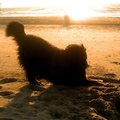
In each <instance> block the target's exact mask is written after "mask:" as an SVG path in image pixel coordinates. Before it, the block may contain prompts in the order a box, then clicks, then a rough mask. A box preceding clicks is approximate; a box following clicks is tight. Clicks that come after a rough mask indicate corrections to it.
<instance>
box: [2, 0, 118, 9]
mask: <svg viewBox="0 0 120 120" xmlns="http://www.w3.org/2000/svg"><path fill="white" fill-rule="evenodd" d="M0 3H1V7H2V8H5V7H30V6H31V7H32V6H43V5H44V6H48V5H49V6H50V5H51V6H52V5H53V6H54V5H60V6H61V5H64V6H70V7H71V6H74V7H76V6H79V7H88V6H91V5H95V4H116V3H119V4H120V0H0Z"/></svg>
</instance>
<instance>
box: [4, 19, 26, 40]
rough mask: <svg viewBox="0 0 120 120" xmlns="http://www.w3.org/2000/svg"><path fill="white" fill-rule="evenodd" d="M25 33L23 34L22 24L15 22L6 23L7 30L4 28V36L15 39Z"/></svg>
mask: <svg viewBox="0 0 120 120" xmlns="http://www.w3.org/2000/svg"><path fill="white" fill-rule="evenodd" d="M24 35H25V32H24V26H23V24H22V23H20V22H17V21H13V22H10V23H8V25H7V28H6V36H7V37H9V36H13V37H15V38H17V37H20V36H24Z"/></svg>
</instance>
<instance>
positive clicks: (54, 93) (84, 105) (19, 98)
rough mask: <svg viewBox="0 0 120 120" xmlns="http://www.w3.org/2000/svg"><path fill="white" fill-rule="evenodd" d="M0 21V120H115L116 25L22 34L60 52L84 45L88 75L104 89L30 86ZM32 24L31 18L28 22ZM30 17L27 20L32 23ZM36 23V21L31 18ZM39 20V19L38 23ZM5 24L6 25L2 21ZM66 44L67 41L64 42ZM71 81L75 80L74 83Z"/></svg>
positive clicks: (118, 90) (31, 27) (118, 88)
mask: <svg viewBox="0 0 120 120" xmlns="http://www.w3.org/2000/svg"><path fill="white" fill-rule="evenodd" d="M12 19H14V20H18V18H10V19H6V18H4V24H2V21H3V18H0V23H1V24H0V56H1V57H0V120H118V119H119V118H120V80H119V77H120V73H119V71H120V68H119V65H120V58H119V56H120V48H119V45H120V41H119V40H120V35H119V32H120V31H119V26H116V25H105V26H104V25H99V26H97V27H96V26H94V25H92V26H87V28H89V29H87V28H86V26H84V25H81V26H76V25H75V26H67V27H65V26H64V25H50V24H49V25H41V24H27V22H28V19H26V18H19V19H23V20H24V21H25V22H26V24H25V28H26V32H27V33H29V34H35V35H38V36H41V37H43V38H45V39H46V40H48V41H49V42H51V43H52V44H54V45H56V46H58V47H60V48H64V47H66V46H67V45H68V44H70V43H77V44H80V43H83V44H84V45H85V47H86V49H87V54H88V63H89V66H90V67H89V68H88V69H87V76H89V77H91V78H93V79H101V80H103V82H104V83H108V84H107V85H106V86H96V85H91V86H79V87H74V88H72V87H65V86H55V85H52V84H50V83H47V82H46V81H45V82H43V83H44V85H43V86H35V85H29V83H28V81H26V80H25V77H24V71H23V70H22V68H21V67H20V66H19V64H18V60H17V54H16V49H17V46H16V44H15V43H14V42H13V41H11V38H6V37H5V32H4V31H5V27H6V22H8V21H9V20H12ZM32 19H33V18H32ZM32 19H30V18H29V21H30V20H32ZM36 19H37V18H36ZM37 20H38V19H37ZM5 21H6V22H5ZM66 41H67V42H66ZM73 82H74V80H73Z"/></svg>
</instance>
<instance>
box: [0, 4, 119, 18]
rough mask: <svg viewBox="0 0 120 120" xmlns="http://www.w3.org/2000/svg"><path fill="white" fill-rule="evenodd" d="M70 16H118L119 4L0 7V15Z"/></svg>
mask: <svg viewBox="0 0 120 120" xmlns="http://www.w3.org/2000/svg"><path fill="white" fill-rule="evenodd" d="M65 14H68V15H70V16H71V17H73V16H74V18H75V16H77V17H78V18H79V19H80V17H120V4H107V5H95V6H91V7H88V8H84V9H81V8H80V7H78V8H76V9H75V8H72V7H66V6H40V7H22V8H1V11H0V17H27V16H64V15H65Z"/></svg>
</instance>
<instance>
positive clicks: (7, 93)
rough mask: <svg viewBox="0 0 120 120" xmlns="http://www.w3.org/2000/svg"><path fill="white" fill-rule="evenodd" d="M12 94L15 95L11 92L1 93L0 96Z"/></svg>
mask: <svg viewBox="0 0 120 120" xmlns="http://www.w3.org/2000/svg"><path fill="white" fill-rule="evenodd" d="M11 94H13V92H11V91H4V92H0V96H9V95H11Z"/></svg>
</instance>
